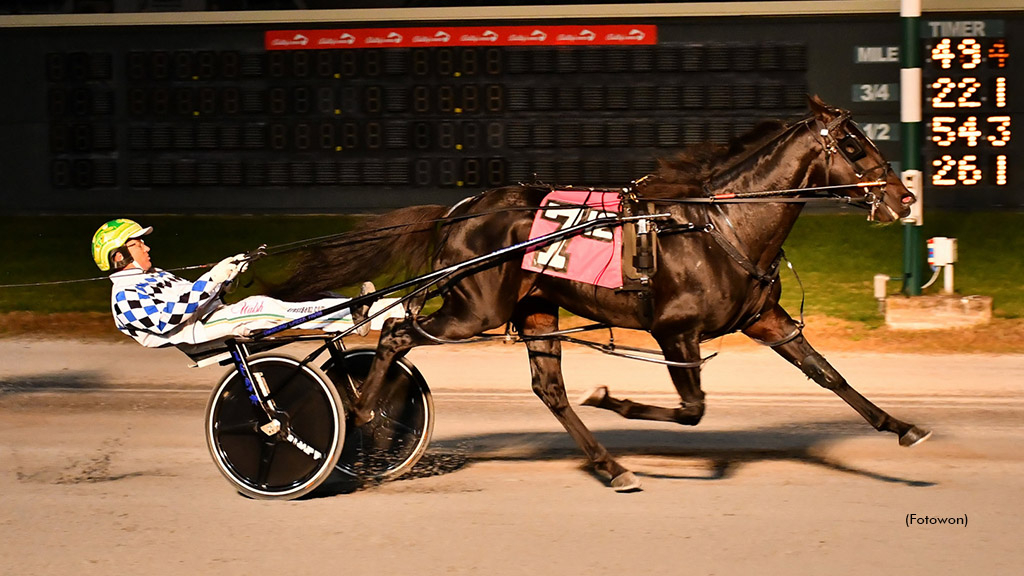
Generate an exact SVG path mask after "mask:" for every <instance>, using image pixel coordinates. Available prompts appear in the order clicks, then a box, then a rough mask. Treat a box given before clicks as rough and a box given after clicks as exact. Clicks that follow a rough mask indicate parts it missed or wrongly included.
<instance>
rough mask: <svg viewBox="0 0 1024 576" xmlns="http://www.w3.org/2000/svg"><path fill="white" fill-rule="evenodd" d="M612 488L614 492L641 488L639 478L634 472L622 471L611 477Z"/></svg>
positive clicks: (635, 490)
mask: <svg viewBox="0 0 1024 576" xmlns="http://www.w3.org/2000/svg"><path fill="white" fill-rule="evenodd" d="M612 489H613V490H615V491H616V492H639V491H640V490H642V489H643V488H642V487H641V486H640V479H639V478H637V477H636V475H635V474H633V473H632V472H623V473H622V474H619V475H618V476H616V477H615V478H612Z"/></svg>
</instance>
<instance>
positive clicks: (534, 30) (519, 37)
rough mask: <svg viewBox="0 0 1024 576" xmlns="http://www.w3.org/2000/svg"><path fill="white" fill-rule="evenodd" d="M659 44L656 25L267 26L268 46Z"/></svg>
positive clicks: (289, 47)
mask: <svg viewBox="0 0 1024 576" xmlns="http://www.w3.org/2000/svg"><path fill="white" fill-rule="evenodd" d="M657 42H658V27H657V26H654V25H639V26H630V25H618V24H602V25H598V26H583V25H578V26H573V25H568V26H566V25H558V26H544V25H541V26H449V27H441V26H439V27H428V28H347V29H333V30H268V31H267V32H266V34H265V36H264V46H265V47H266V49H267V50H330V49H352V48H416V47H430V46H617V45H623V46H639V45H653V44H657Z"/></svg>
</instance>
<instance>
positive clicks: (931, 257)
mask: <svg viewBox="0 0 1024 576" xmlns="http://www.w3.org/2000/svg"><path fill="white" fill-rule="evenodd" d="M956 259H957V255H956V238H946V237H945V236H936V237H935V238H929V239H928V265H929V266H932V267H933V268H938V267H939V266H948V265H950V264H953V263H954V262H956Z"/></svg>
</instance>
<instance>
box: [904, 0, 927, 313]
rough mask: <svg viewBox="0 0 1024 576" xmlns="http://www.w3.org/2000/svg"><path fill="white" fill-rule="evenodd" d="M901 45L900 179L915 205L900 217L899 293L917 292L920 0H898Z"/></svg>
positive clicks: (920, 204)
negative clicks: (900, 257) (906, 187)
mask: <svg viewBox="0 0 1024 576" xmlns="http://www.w3.org/2000/svg"><path fill="white" fill-rule="evenodd" d="M900 17H901V20H902V21H903V46H902V48H901V49H900V63H901V65H902V69H901V70H900V121H901V122H902V124H903V126H902V128H903V130H902V132H903V174H902V177H903V181H904V182H905V183H907V185H908V188H910V191H911V192H913V193H914V195H916V196H917V198H918V200H917V203H918V205H917V207H916V209H915V210H914V211H913V212H912V213H911V215H910V216H909V217H907V218H904V219H903V293H904V294H906V295H907V296H918V295H920V294H921V280H922V275H921V267H922V266H921V228H920V227H921V226H922V225H923V224H924V205H923V201H924V199H923V198H922V197H921V196H922V195H921V192H922V188H923V178H922V177H921V152H920V150H921V118H922V115H921V87H922V86H921V82H922V80H921V40H920V37H921V28H920V20H921V0H900Z"/></svg>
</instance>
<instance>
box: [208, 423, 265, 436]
mask: <svg viewBox="0 0 1024 576" xmlns="http://www.w3.org/2000/svg"><path fill="white" fill-rule="evenodd" d="M260 433H261V432H260V423H259V422H257V421H256V420H250V421H248V422H239V423H238V424H218V425H217V434H220V435H222V436H223V435H232V434H238V435H242V436H246V435H249V434H260Z"/></svg>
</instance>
